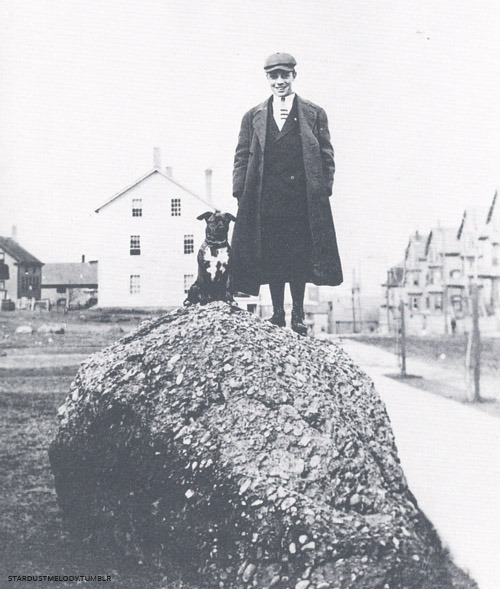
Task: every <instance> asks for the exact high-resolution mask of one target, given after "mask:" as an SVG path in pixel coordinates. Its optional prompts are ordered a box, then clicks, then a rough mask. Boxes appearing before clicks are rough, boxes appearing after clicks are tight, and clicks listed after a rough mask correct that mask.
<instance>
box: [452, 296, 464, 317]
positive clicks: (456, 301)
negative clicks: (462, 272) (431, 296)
mask: <svg viewBox="0 0 500 589" xmlns="http://www.w3.org/2000/svg"><path fill="white" fill-rule="evenodd" d="M451 304H452V305H453V309H454V310H455V311H456V312H457V313H461V312H462V297H461V296H460V295H454V296H452V297H451Z"/></svg>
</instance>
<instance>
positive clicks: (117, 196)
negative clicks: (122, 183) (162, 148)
mask: <svg viewBox="0 0 500 589" xmlns="http://www.w3.org/2000/svg"><path fill="white" fill-rule="evenodd" d="M153 174H160V176H163V178H165V179H166V180H168V181H169V182H172V184H175V185H176V186H178V187H179V188H182V190H184V191H185V192H187V193H188V194H190V195H191V196H193V197H194V198H196V199H198V200H199V201H200V202H202V203H203V204H205V205H206V206H207V207H209V208H211V209H214V210H215V209H216V207H214V205H213V204H210V203H209V202H208V201H206V200H205V199H203V198H201V196H198V195H197V194H196V193H195V192H193V191H192V190H189V188H186V187H185V186H184V185H183V184H181V183H180V182H178V181H177V180H174V179H173V178H172V177H171V176H167V174H164V173H163V172H162V171H161V170H159V169H158V168H153V169H152V170H150V171H149V172H148V173H147V174H144V176H141V177H140V178H138V179H137V180H136V181H135V182H133V183H132V184H130V186H127V187H126V188H124V189H123V190H120V192H117V193H116V194H115V195H113V196H112V197H111V198H110V199H109V200H107V201H106V202H105V203H104V204H103V205H101V206H100V207H98V208H97V209H96V210H95V212H96V213H98V212H99V211H100V210H101V209H103V208H104V207H105V206H107V205H109V204H110V203H112V202H113V201H115V200H116V199H117V198H120V196H122V195H123V194H125V193H126V192H128V191H129V190H131V189H132V188H134V186H137V185H138V184H140V183H141V182H143V181H144V180H146V178H149V177H150V176H152V175H153Z"/></svg>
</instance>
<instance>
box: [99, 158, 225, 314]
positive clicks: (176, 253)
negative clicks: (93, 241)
mask: <svg viewBox="0 0 500 589" xmlns="http://www.w3.org/2000/svg"><path fill="white" fill-rule="evenodd" d="M215 209H216V207H214V205H213V204H212V203H211V202H210V201H209V199H208V198H207V199H204V198H201V197H200V196H198V195H197V194H195V193H194V192H192V191H191V190H189V189H188V188H186V187H185V186H183V185H182V184H181V183H179V182H178V181H177V180H175V179H174V178H172V175H171V171H170V169H169V168H166V169H165V170H162V169H161V154H160V150H159V149H158V148H155V150H154V167H153V169H152V170H151V171H149V172H148V173H147V174H145V175H144V176H142V177H141V178H139V179H138V180H137V181H136V182H134V183H133V184H131V185H130V186H127V188H125V189H123V190H121V191H120V192H118V193H117V194H115V195H114V196H113V197H111V198H110V199H109V200H108V201H107V202H105V203H104V204H103V205H102V206H100V207H99V208H98V209H96V213H97V223H98V240H99V241H98V243H99V255H98V259H99V269H98V282H99V306H100V307H121V308H124V307H156V308H169V307H174V306H179V305H182V302H183V300H184V299H185V296H186V292H187V290H188V288H189V286H190V285H191V284H192V282H193V281H194V280H195V279H196V274H197V262H196V254H197V251H198V248H199V246H200V245H201V242H202V241H203V239H204V236H205V227H206V224H205V222H204V221H198V220H197V219H196V217H197V216H198V215H200V214H201V213H203V212H205V211H209V210H215Z"/></svg>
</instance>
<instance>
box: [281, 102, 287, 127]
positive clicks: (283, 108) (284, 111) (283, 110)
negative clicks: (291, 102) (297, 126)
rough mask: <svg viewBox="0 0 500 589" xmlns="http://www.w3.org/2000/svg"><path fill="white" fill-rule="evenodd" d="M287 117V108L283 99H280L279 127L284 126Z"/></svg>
mask: <svg viewBox="0 0 500 589" xmlns="http://www.w3.org/2000/svg"><path fill="white" fill-rule="evenodd" d="M287 117H288V108H287V107H286V103H285V99H284V98H282V99H281V104H280V121H281V126H283V125H284V123H285V121H286V119H287Z"/></svg>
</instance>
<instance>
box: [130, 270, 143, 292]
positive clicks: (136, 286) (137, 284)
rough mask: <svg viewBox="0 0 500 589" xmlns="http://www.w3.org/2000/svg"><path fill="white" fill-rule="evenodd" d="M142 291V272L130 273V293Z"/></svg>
mask: <svg viewBox="0 0 500 589" xmlns="http://www.w3.org/2000/svg"><path fill="white" fill-rule="evenodd" d="M140 292H141V276H140V274H131V275H130V294H132V295H133V294H140Z"/></svg>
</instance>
